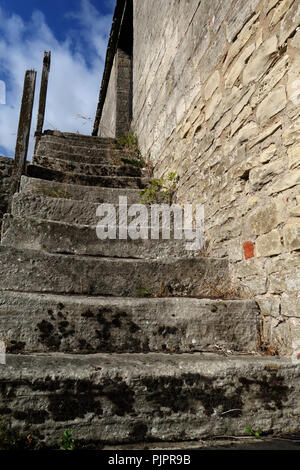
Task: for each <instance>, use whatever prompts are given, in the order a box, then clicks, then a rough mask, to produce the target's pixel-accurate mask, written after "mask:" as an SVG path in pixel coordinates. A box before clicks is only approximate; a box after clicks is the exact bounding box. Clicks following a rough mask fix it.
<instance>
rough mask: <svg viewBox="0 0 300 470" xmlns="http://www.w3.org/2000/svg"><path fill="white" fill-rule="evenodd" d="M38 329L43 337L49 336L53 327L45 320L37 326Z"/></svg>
mask: <svg viewBox="0 0 300 470" xmlns="http://www.w3.org/2000/svg"><path fill="white" fill-rule="evenodd" d="M37 327H38V329H39V330H40V332H41V333H42V334H43V335H51V333H52V332H53V330H54V326H53V325H52V323H50V322H49V321H47V320H42V321H41V322H40V323H38V324H37Z"/></svg>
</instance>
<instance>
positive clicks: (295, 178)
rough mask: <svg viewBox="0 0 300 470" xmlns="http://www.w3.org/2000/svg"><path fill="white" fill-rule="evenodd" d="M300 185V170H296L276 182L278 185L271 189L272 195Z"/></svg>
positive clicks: (275, 184)
mask: <svg viewBox="0 0 300 470" xmlns="http://www.w3.org/2000/svg"><path fill="white" fill-rule="evenodd" d="M298 184H299V185H300V170H294V171H292V172H289V173H287V174H286V175H283V176H282V177H281V178H280V179H279V180H278V181H276V183H274V184H273V186H272V187H271V190H270V194H273V193H279V192H280V191H284V190H285V189H289V188H292V187H293V186H296V185H298Z"/></svg>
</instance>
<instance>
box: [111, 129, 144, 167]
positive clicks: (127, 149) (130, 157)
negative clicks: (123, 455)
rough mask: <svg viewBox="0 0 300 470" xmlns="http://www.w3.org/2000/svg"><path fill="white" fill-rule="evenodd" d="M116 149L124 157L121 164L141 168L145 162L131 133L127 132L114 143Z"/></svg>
mask: <svg viewBox="0 0 300 470" xmlns="http://www.w3.org/2000/svg"><path fill="white" fill-rule="evenodd" d="M116 149H117V150H121V151H122V152H123V154H124V155H125V156H124V157H121V161H122V162H123V163H125V164H126V165H133V166H136V167H138V168H143V166H144V164H145V162H144V160H143V158H142V155H141V152H140V149H139V144H138V140H137V138H136V136H135V135H134V132H133V131H130V132H127V133H126V134H124V135H123V136H122V137H119V139H118V140H117V143H116Z"/></svg>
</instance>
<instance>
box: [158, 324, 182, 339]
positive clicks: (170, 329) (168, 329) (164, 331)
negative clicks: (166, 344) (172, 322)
mask: <svg viewBox="0 0 300 470" xmlns="http://www.w3.org/2000/svg"><path fill="white" fill-rule="evenodd" d="M157 333H158V334H159V336H162V337H163V338H165V337H166V336H169V335H176V334H177V333H178V328H176V327H175V326H160V327H159V328H158V330H157Z"/></svg>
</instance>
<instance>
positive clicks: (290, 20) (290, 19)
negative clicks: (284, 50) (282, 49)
mask: <svg viewBox="0 0 300 470" xmlns="http://www.w3.org/2000/svg"><path fill="white" fill-rule="evenodd" d="M299 24H300V3H299V2H298V1H297V0H296V1H295V2H294V3H293V5H292V6H291V8H290V9H289V10H288V12H287V13H286V15H285V17H284V18H283V20H282V21H281V23H280V30H279V46H281V45H282V44H283V43H284V42H285V41H286V40H287V39H288V37H289V36H291V34H292V33H293V32H294V31H295V30H296V29H297V27H298V26H299Z"/></svg>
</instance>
